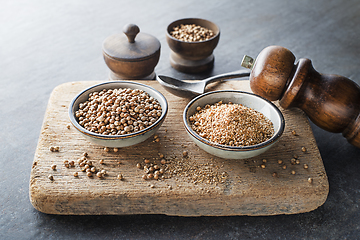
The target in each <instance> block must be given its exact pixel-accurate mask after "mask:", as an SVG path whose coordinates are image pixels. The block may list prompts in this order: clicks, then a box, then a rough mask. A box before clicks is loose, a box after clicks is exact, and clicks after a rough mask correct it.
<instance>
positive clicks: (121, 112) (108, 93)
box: [75, 88, 162, 135]
mask: <svg viewBox="0 0 360 240" xmlns="http://www.w3.org/2000/svg"><path fill="white" fill-rule="evenodd" d="M161 113H162V109H161V106H160V104H159V102H158V101H157V100H156V99H154V98H153V97H151V96H149V94H148V93H146V92H145V91H143V90H139V89H129V88H119V89H108V90H106V89H104V90H102V91H100V92H93V93H90V94H89V98H88V100H87V101H85V102H84V103H80V104H79V110H78V111H76V112H75V116H76V118H77V120H78V122H79V124H80V125H81V126H83V127H84V128H85V129H86V130H88V131H91V132H94V133H98V134H103V135H124V134H129V133H133V132H137V131H140V130H142V129H145V128H147V127H149V126H151V125H152V124H154V123H155V122H156V121H157V119H159V117H160V116H161Z"/></svg>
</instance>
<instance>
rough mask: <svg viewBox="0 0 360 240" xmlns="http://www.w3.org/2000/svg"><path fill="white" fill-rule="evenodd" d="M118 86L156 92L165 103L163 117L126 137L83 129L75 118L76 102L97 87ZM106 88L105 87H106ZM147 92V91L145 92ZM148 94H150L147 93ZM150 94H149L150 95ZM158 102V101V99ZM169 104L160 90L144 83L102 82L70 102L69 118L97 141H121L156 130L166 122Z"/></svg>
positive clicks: (125, 135)
mask: <svg viewBox="0 0 360 240" xmlns="http://www.w3.org/2000/svg"><path fill="white" fill-rule="evenodd" d="M114 83H115V84H116V83H120V84H122V83H125V84H133V85H138V86H142V87H144V88H148V89H150V90H151V91H154V92H155V93H157V94H158V95H159V96H160V98H162V99H163V101H164V103H165V106H164V108H162V112H161V116H160V117H159V118H158V119H157V120H156V122H155V123H153V124H152V125H150V126H148V127H147V128H144V129H142V130H140V131H137V132H133V133H129V134H124V135H103V134H98V133H94V132H90V131H88V130H86V129H85V128H84V127H82V126H81V125H80V124H79V123H78V122H77V120H76V117H75V111H74V109H75V106H74V104H75V102H76V101H77V99H78V98H80V97H81V96H82V95H83V94H89V93H90V92H91V90H92V89H94V88H95V87H99V86H104V85H109V84H114ZM104 88H105V87H104ZM118 88H121V87H118ZM105 89H114V88H105ZM133 89H136V88H133ZM145 92H146V91H145ZM147 93H148V92H147ZM148 94H149V93H148ZM157 100H158V99H157ZM168 108H169V107H168V102H167V100H166V98H165V96H164V95H163V94H162V93H161V92H160V91H158V90H156V89H155V88H153V87H150V86H148V85H146V84H143V83H137V82H133V81H124V80H118V81H109V82H102V83H99V84H95V85H93V86H90V87H88V88H86V89H84V90H82V91H81V92H80V93H78V94H77V95H76V96H75V97H74V98H73V100H72V101H71V102H70V105H69V112H68V113H69V118H70V122H71V124H72V125H73V126H74V127H75V128H76V129H77V130H78V131H79V132H81V133H83V134H85V135H87V136H89V137H93V138H97V139H103V140H119V139H127V138H132V137H136V136H139V135H143V134H145V133H146V132H149V131H151V130H153V129H154V128H156V127H157V126H158V125H159V124H161V123H162V122H163V121H164V120H165V117H166V115H167V112H168Z"/></svg>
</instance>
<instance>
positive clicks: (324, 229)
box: [0, 0, 360, 239]
mask: <svg viewBox="0 0 360 240" xmlns="http://www.w3.org/2000/svg"><path fill="white" fill-rule="evenodd" d="M185 17H200V18H205V19H208V20H211V21H213V22H215V23H217V24H218V25H219V27H220V29H221V36H220V42H219V45H218V47H217V48H216V50H215V67H214V69H213V71H212V72H210V73H206V74H198V75H186V74H182V73H179V72H177V71H175V70H174V69H172V68H171V67H170V64H169V48H168V46H167V44H166V41H165V29H166V26H167V25H168V24H169V23H170V22H172V21H173V20H176V19H179V18H185ZM127 23H135V24H137V25H139V27H140V29H141V31H143V32H146V33H149V34H152V35H154V36H156V37H157V38H158V39H159V40H160V42H161V45H162V48H161V58H160V62H159V64H158V66H157V67H156V72H157V73H158V74H164V75H169V76H173V77H178V78H182V79H202V78H204V77H207V76H211V75H215V74H220V73H224V72H229V71H233V70H237V69H239V68H240V62H241V59H242V56H243V55H244V54H247V55H251V56H253V57H256V56H257V54H258V53H259V52H260V51H261V50H262V49H263V48H264V47H266V46H269V45H281V46H284V47H287V48H288V49H290V50H291V51H292V52H293V53H294V55H295V56H296V57H297V58H301V57H306V58H310V59H311V60H312V61H313V65H314V67H315V69H317V70H318V71H319V72H322V73H334V74H339V75H343V76H346V77H348V78H350V79H352V80H354V81H355V82H357V83H358V84H359V83H360V76H359V72H360V71H359V67H360V56H359V55H360V29H359V28H360V2H359V1H358V0H346V1H343V0H315V1H314V0H299V1H285V0H284V1H281V0H273V1H260V0H254V1H245V0H241V1H233V0H227V1H209V0H207V1H206V0H199V1H190V0H182V1H165V0H163V1H147V0H144V1H141V0H132V1H115V0H112V1H100V0H99V1H96V0H88V1H85V0H77V1H73V0H61V1H45V0H32V1H26V0H2V1H1V2H0V117H1V118H0V122H1V125H0V126H1V127H0V129H1V131H0V161H1V165H0V183H1V188H0V214H1V219H0V239H219V238H220V239H221V238H223V239H247V238H255V239H256V238H257V239H356V238H360V209H359V202H360V191H359V189H360V187H359V186H360V184H359V183H360V175H359V172H360V149H357V148H355V147H353V146H351V145H350V144H348V143H347V141H346V140H345V139H344V138H343V137H342V136H341V134H331V133H327V132H325V131H323V130H321V129H319V128H318V127H316V126H312V127H313V130H314V134H315V138H316V141H317V143H318V146H319V149H320V152H321V155H322V158H323V161H324V165H325V169H326V172H327V174H328V178H329V183H330V192H329V196H328V199H327V201H326V202H325V204H324V205H323V206H321V207H319V208H318V209H317V210H315V211H312V212H309V213H304V214H298V215H289V216H271V217H247V216H241V217H197V218H183V217H168V216H162V215H155V216H152V215H145V216H138V215H136V216H53V215H46V214H43V213H40V212H38V211H36V210H35V209H34V208H33V207H32V205H31V203H30V201H29V193H28V192H29V178H30V170H31V165H32V161H33V157H34V153H35V149H36V145H37V140H38V137H39V133H40V129H41V125H42V120H43V117H44V113H45V110H46V106H47V102H48V99H49V96H50V93H51V91H52V90H53V89H54V88H55V87H56V86H57V85H59V84H61V83H65V82H69V81H83V80H106V79H107V77H108V69H107V67H106V65H105V63H104V60H103V58H102V53H101V46H102V41H103V40H104V39H105V38H106V37H107V36H109V35H111V34H114V33H119V32H121V31H122V27H123V26H124V25H125V24H127Z"/></svg>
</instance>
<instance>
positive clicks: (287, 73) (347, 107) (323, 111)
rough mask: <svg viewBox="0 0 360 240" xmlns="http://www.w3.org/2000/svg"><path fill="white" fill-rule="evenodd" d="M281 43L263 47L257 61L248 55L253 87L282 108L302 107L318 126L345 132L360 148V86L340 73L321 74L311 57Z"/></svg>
mask: <svg viewBox="0 0 360 240" xmlns="http://www.w3.org/2000/svg"><path fill="white" fill-rule="evenodd" d="M294 62H295V56H294V55H293V53H292V52H291V51H289V50H288V49H286V48H284V47H280V46H269V47H267V48H265V49H263V50H262V51H261V52H260V54H259V55H258V57H257V58H256V61H255V60H254V59H252V58H251V57H249V56H244V58H243V61H242V64H241V65H242V66H243V67H246V68H250V69H252V71H251V73H250V87H251V90H252V91H253V92H254V93H255V94H257V95H260V96H262V97H264V98H266V99H268V100H270V101H275V100H279V104H280V106H281V107H282V108H284V109H287V108H290V107H298V108H300V109H302V110H303V111H304V112H305V113H306V114H307V115H308V117H309V118H310V119H311V121H312V122H314V123H315V124H316V125H317V126H319V127H321V128H323V129H325V130H327V131H329V132H334V133H342V134H343V136H344V137H345V138H346V139H347V140H348V141H349V142H350V143H351V144H352V145H354V146H356V147H358V148H360V114H359V113H360V87H359V86H358V85H357V84H356V83H355V82H353V81H351V80H350V79H348V78H346V77H342V76H339V75H327V74H321V73H318V72H317V71H316V70H315V69H314V68H313V66H312V64H311V60H309V59H306V58H301V59H299V61H298V62H297V63H296V64H295V65H294Z"/></svg>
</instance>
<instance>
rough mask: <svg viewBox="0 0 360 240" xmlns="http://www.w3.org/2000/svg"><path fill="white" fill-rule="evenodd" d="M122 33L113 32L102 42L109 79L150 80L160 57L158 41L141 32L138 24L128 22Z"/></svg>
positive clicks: (153, 75) (153, 77) (153, 76)
mask: <svg viewBox="0 0 360 240" xmlns="http://www.w3.org/2000/svg"><path fill="white" fill-rule="evenodd" d="M123 32H124V34H115V35H111V36H109V37H108V38H106V39H105V40H104V42H103V47H102V51H103V56H104V60H105V63H106V65H107V66H108V67H109V68H110V75H109V78H110V79H111V80H120V79H123V80H133V79H137V80H152V79H155V76H156V75H155V72H154V68H155V67H156V65H157V63H158V62H159V58H160V42H159V40H158V39H156V38H155V37H153V36H151V35H149V34H146V33H141V32H140V29H139V27H138V26H136V25H135V24H128V25H126V26H124V28H123Z"/></svg>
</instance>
